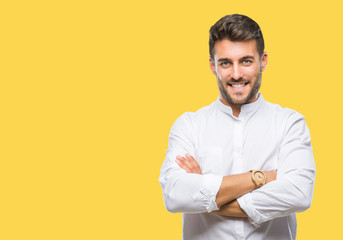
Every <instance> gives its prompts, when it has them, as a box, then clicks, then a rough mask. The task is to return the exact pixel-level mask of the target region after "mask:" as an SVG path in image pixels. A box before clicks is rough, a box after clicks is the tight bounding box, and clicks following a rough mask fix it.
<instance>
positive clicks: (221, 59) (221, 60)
mask: <svg viewBox="0 0 343 240" xmlns="http://www.w3.org/2000/svg"><path fill="white" fill-rule="evenodd" d="M246 59H254V57H253V56H250V55H247V56H244V57H242V58H240V60H246ZM229 61H231V59H229V58H219V59H218V62H229Z"/></svg>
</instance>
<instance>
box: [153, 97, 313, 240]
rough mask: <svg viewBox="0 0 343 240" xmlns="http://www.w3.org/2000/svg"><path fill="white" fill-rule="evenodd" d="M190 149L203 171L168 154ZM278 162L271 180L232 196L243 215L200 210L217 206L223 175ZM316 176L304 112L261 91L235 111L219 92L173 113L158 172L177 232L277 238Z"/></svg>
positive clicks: (188, 237) (211, 237)
mask: <svg viewBox="0 0 343 240" xmlns="http://www.w3.org/2000/svg"><path fill="white" fill-rule="evenodd" d="M186 153H189V154H191V155H192V156H194V157H195V159H196V161H197V162H198V163H199V165H200V168H201V171H202V174H193V173H186V171H185V170H183V169H181V168H180V167H179V166H178V165H177V163H176V162H175V159H176V156H177V155H183V156H184V155H185V154H186ZM252 169H261V170H263V171H269V170H277V180H275V181H273V182H270V183H268V184H266V185H264V186H262V187H261V188H259V189H257V190H254V191H252V192H250V193H248V194H245V195H243V196H242V197H240V198H238V199H237V201H238V203H239V205H240V207H241V208H242V209H243V210H244V211H245V213H246V214H247V215H248V216H249V217H248V218H234V217H226V216H220V215H214V214H203V213H204V212H211V211H214V210H217V209H218V207H217V205H216V202H215V200H216V195H217V193H218V190H219V188H220V185H221V182H222V177H223V176H227V175H233V174H240V173H246V172H249V171H250V170H252ZM314 179H315V164H314V159H313V153H312V147H311V142H310V133H309V130H308V128H307V125H306V123H305V121H304V117H303V116H302V115H301V114H299V113H297V112H295V111H293V110H290V109H287V108H281V107H280V106H279V105H276V104H271V103H269V102H266V101H265V100H264V99H263V97H262V94H259V98H258V99H257V100H256V101H255V102H253V103H250V104H245V105H243V106H242V108H241V112H240V114H239V117H235V116H233V114H232V110H231V108H230V107H229V106H226V105H224V104H223V103H222V102H221V101H220V100H219V98H218V99H217V101H215V102H214V103H212V104H211V105H209V106H206V107H204V108H201V109H200V110H198V111H197V112H195V113H190V112H187V113H184V114H183V115H182V116H181V117H179V118H178V119H177V120H176V121H175V123H174V125H173V126H172V129H171V131H170V135H169V144H168V150H167V155H166V159H165V161H164V163H163V165H162V168H161V172H160V178H159V181H160V184H161V186H162V191H163V197H164V203H165V206H166V208H167V210H168V211H170V212H182V213H183V239H184V240H221V239H249V240H255V239H256V240H257V239H258V240H261V239H265V240H275V239H277V240H283V239H285V240H286V239H295V237H296V229H297V224H296V217H295V213H296V212H302V211H304V210H306V209H307V208H309V207H310V205H311V201H312V195H313V186H314Z"/></svg>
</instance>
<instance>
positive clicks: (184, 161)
mask: <svg viewBox="0 0 343 240" xmlns="http://www.w3.org/2000/svg"><path fill="white" fill-rule="evenodd" d="M176 159H178V160H179V161H181V162H182V163H183V164H185V165H186V166H187V167H188V168H189V169H190V170H192V164H191V163H190V162H189V161H188V160H187V158H185V157H183V156H180V155H178V156H176Z"/></svg>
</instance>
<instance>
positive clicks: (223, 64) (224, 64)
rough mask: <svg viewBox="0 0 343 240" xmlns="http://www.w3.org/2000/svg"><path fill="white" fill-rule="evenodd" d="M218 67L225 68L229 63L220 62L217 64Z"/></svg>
mask: <svg viewBox="0 0 343 240" xmlns="http://www.w3.org/2000/svg"><path fill="white" fill-rule="evenodd" d="M219 65H220V66H223V67H226V66H229V65H230V63H229V62H221V63H219Z"/></svg>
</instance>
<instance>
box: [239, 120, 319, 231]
mask: <svg viewBox="0 0 343 240" xmlns="http://www.w3.org/2000/svg"><path fill="white" fill-rule="evenodd" d="M277 170H278V173H277V180H275V181H273V182H270V183H268V184H266V185H264V186H263V187H261V188H259V189H257V190H255V191H253V192H251V193H248V194H246V195H243V196H242V197H240V198H238V199H237V201H238V203H239V205H240V207H241V208H242V209H243V210H244V211H245V212H246V214H247V215H248V216H249V219H250V222H251V223H252V224H253V225H255V226H259V225H260V224H261V223H263V222H265V221H268V220H271V219H274V218H277V217H282V216H287V215H289V214H292V213H296V212H302V211H305V210H306V209H308V208H309V207H310V206H311V203H312V197H313V188H314V181H315V173H316V167H315V163H314V158H313V152H312V146H311V142H310V133H309V129H308V127H307V125H306V123H305V120H304V117H303V116H302V115H301V114H299V113H293V114H291V115H290V116H289V117H288V120H287V122H286V127H285V133H284V136H283V138H282V141H281V145H280V150H279V159H278V169H277Z"/></svg>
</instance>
